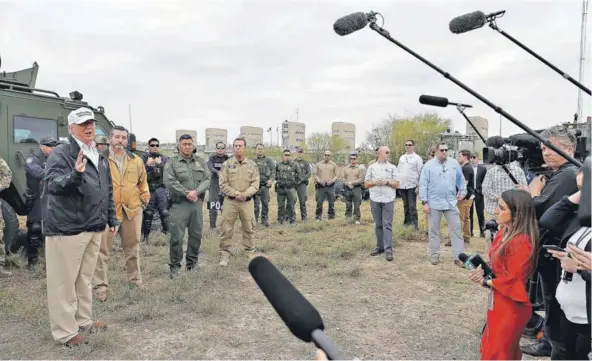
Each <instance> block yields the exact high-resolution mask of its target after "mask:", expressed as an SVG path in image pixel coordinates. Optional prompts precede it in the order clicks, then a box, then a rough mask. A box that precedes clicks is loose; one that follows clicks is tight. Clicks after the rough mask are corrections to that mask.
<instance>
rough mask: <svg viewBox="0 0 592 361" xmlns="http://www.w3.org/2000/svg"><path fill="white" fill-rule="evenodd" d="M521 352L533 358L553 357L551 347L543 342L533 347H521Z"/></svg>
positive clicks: (532, 345)
mask: <svg viewBox="0 0 592 361" xmlns="http://www.w3.org/2000/svg"><path fill="white" fill-rule="evenodd" d="M520 350H522V352H523V353H525V354H527V355H531V356H538V357H550V356H551V347H549V346H547V345H546V344H545V343H543V342H539V343H533V344H531V345H526V346H520Z"/></svg>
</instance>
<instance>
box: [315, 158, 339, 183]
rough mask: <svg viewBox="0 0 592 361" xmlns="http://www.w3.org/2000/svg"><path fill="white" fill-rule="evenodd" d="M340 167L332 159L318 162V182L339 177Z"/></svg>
mask: <svg viewBox="0 0 592 361" xmlns="http://www.w3.org/2000/svg"><path fill="white" fill-rule="evenodd" d="M337 174H338V167H337V164H335V162H333V161H332V160H330V161H328V162H324V161H323V162H319V163H317V166H316V169H315V179H316V181H317V182H325V183H327V182H331V181H333V180H335V178H337Z"/></svg>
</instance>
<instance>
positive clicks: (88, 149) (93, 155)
mask: <svg viewBox="0 0 592 361" xmlns="http://www.w3.org/2000/svg"><path fill="white" fill-rule="evenodd" d="M72 138H74V139H76V143H78V146H80V149H81V150H82V154H84V155H86V156H87V157H88V159H90V161H91V163H92V165H93V166H94V167H95V168H96V169H99V151H98V150H97V146H96V144H95V142H94V141H93V142H91V143H90V144H89V145H86V144H84V143H82V142H81V141H80V139H78V138H76V137H75V136H72Z"/></svg>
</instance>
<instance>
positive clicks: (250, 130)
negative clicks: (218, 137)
mask: <svg viewBox="0 0 592 361" xmlns="http://www.w3.org/2000/svg"><path fill="white" fill-rule="evenodd" d="M239 136H241V137H244V138H245V139H246V140H247V147H248V148H253V147H255V145H257V143H263V128H261V127H249V126H244V127H240V135H239Z"/></svg>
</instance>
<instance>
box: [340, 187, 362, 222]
mask: <svg viewBox="0 0 592 361" xmlns="http://www.w3.org/2000/svg"><path fill="white" fill-rule="evenodd" d="M344 198H345V216H346V217H351V216H352V205H353V211H354V212H353V213H354V220H355V221H359V220H360V204H362V187H353V188H352V189H349V188H348V187H347V186H346V187H345V197H344Z"/></svg>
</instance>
